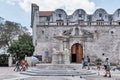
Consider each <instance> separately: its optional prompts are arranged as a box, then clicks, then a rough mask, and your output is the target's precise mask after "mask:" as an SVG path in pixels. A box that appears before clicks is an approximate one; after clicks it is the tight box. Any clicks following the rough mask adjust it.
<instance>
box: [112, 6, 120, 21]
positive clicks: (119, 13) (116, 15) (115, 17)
mask: <svg viewBox="0 0 120 80" xmlns="http://www.w3.org/2000/svg"><path fill="white" fill-rule="evenodd" d="M113 21H119V22H120V8H119V9H117V10H116V11H115V12H114V14H113Z"/></svg>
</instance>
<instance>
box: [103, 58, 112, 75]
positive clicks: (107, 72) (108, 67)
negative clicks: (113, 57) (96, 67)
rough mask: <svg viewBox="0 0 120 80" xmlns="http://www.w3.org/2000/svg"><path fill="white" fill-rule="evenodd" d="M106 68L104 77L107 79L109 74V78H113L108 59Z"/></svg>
mask: <svg viewBox="0 0 120 80" xmlns="http://www.w3.org/2000/svg"><path fill="white" fill-rule="evenodd" d="M104 67H105V75H104V77H107V74H108V75H109V77H111V72H110V62H109V59H108V58H106V60H105V62H104Z"/></svg>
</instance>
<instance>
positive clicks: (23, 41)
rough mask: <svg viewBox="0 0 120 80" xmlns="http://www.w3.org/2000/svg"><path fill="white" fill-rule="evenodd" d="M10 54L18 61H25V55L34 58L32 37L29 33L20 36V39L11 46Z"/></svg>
mask: <svg viewBox="0 0 120 80" xmlns="http://www.w3.org/2000/svg"><path fill="white" fill-rule="evenodd" d="M8 52H9V53H10V54H12V55H14V56H15V58H16V59H23V58H24V57H25V55H27V56H32V55H33V52H34V46H33V43H32V36H30V35H29V34H28V33H25V34H23V35H20V36H19V39H18V40H17V41H14V42H13V43H12V44H11V45H10V46H9V48H8Z"/></svg>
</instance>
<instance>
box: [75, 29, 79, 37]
mask: <svg viewBox="0 0 120 80" xmlns="http://www.w3.org/2000/svg"><path fill="white" fill-rule="evenodd" d="M78 35H79V28H78V27H76V28H75V36H78Z"/></svg>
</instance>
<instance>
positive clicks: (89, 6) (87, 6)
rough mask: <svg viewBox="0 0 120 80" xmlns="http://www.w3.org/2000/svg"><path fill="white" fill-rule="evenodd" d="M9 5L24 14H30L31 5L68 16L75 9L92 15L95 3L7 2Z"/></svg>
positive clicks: (54, 0)
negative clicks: (23, 11)
mask: <svg viewBox="0 0 120 80" xmlns="http://www.w3.org/2000/svg"><path fill="white" fill-rule="evenodd" d="M7 1H9V4H10V3H11V4H15V3H18V4H19V5H20V7H21V8H22V9H23V10H25V11H26V12H30V7H31V3H35V4H37V5H38V6H39V8H40V10H41V11H42V10H52V11H53V10H55V9H58V8H62V9H64V10H65V11H66V12H67V13H68V14H69V13H73V12H74V11H75V10H76V9H79V8H81V9H84V10H85V11H86V12H87V13H93V11H94V10H95V7H96V6H95V3H94V2H92V1H90V0H7Z"/></svg>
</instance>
